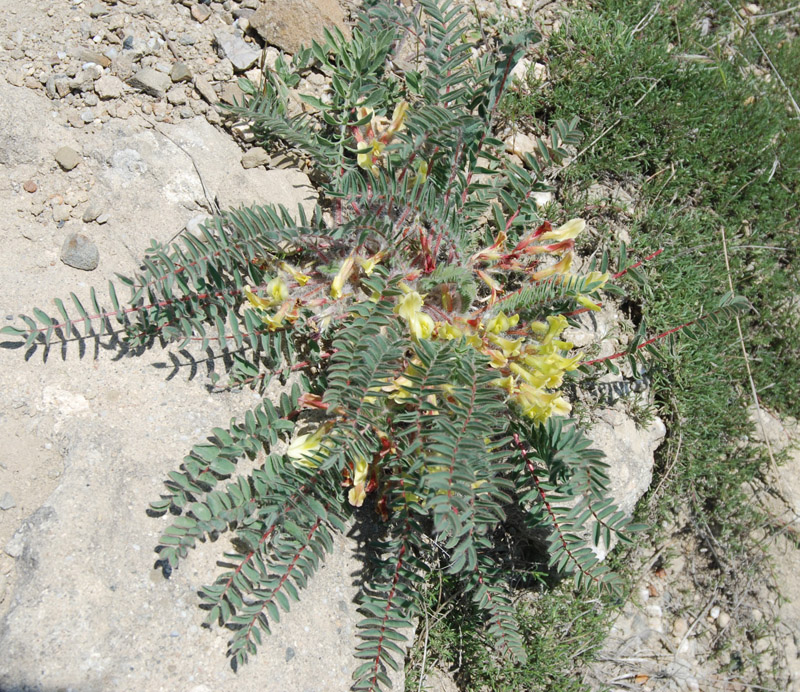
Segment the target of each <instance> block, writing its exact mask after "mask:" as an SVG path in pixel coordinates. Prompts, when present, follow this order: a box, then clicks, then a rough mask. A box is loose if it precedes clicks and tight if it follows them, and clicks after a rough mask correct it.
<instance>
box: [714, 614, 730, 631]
mask: <svg viewBox="0 0 800 692" xmlns="http://www.w3.org/2000/svg"><path fill="white" fill-rule="evenodd" d="M730 621H731V616H730V615H728V614H727V613H726V612H725V611H723V612H721V613H720V614H719V617H718V618H717V627H719V628H720V629H721V630H724V629H725V628H726V627H727V626H728V624H729V623H730Z"/></svg>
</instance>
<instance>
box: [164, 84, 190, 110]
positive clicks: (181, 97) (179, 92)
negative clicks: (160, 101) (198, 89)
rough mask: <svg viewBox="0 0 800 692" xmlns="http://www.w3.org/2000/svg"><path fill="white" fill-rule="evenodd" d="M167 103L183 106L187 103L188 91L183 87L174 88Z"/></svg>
mask: <svg viewBox="0 0 800 692" xmlns="http://www.w3.org/2000/svg"><path fill="white" fill-rule="evenodd" d="M167 101H169V102H170V103H171V104H172V105H173V106H182V105H183V104H184V103H186V89H185V88H184V87H182V86H176V87H172V89H170V90H169V91H168V92H167Z"/></svg>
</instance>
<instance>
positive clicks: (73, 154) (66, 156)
mask: <svg viewBox="0 0 800 692" xmlns="http://www.w3.org/2000/svg"><path fill="white" fill-rule="evenodd" d="M56 161H57V162H58V165H59V166H61V168H63V169H64V170H65V171H71V170H72V169H73V168H75V166H77V165H78V164H79V163H80V162H81V157H80V154H78V152H77V151H75V150H74V149H73V148H72V147H61V148H60V149H59V150H58V151H57V152H56Z"/></svg>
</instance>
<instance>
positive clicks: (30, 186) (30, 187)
mask: <svg viewBox="0 0 800 692" xmlns="http://www.w3.org/2000/svg"><path fill="white" fill-rule="evenodd" d="M22 189H23V190H25V192H30V193H31V194H33V193H34V192H36V190H38V189H39V186H38V185H37V184H36V183H35V182H33V180H26V181H25V182H24V183H22Z"/></svg>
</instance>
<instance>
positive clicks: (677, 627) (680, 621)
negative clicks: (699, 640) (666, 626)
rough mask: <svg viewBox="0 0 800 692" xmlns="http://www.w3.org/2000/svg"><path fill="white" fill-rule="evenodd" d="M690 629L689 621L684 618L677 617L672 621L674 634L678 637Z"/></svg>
mask: <svg viewBox="0 0 800 692" xmlns="http://www.w3.org/2000/svg"><path fill="white" fill-rule="evenodd" d="M688 631H689V623H688V622H686V620H685V619H684V618H675V622H673V623H672V635H673V636H674V637H675V638H676V639H681V638H682V637H683V635H684V634H686V632H688Z"/></svg>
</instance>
